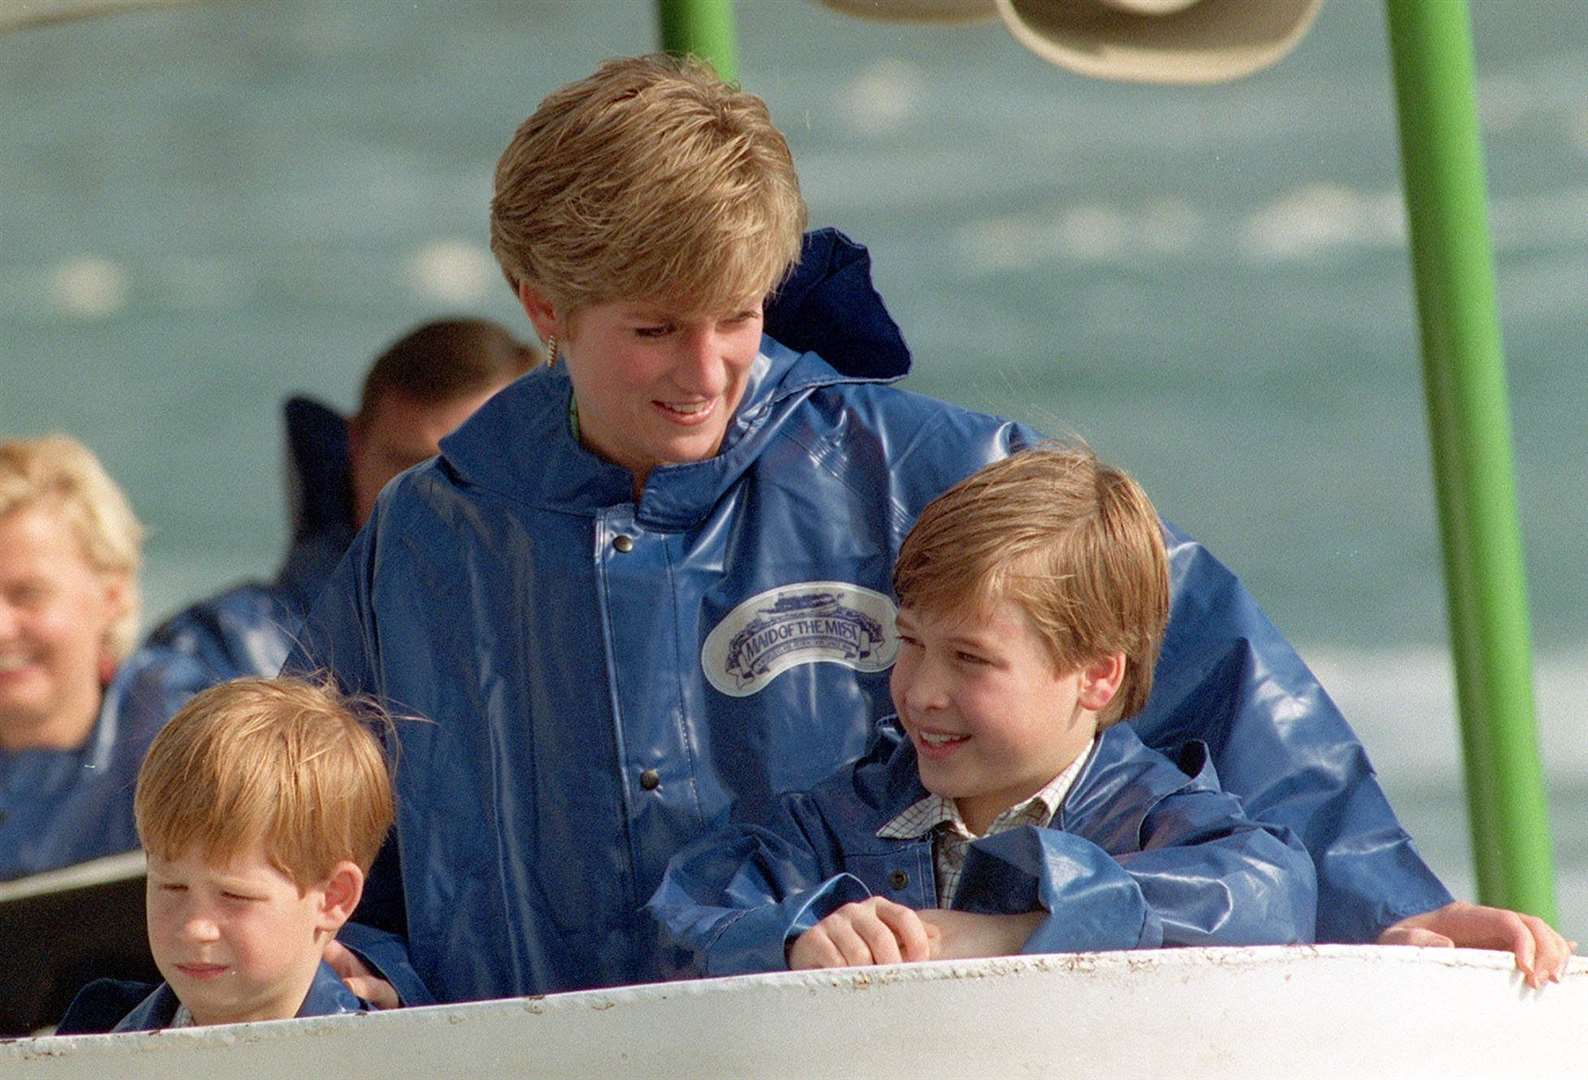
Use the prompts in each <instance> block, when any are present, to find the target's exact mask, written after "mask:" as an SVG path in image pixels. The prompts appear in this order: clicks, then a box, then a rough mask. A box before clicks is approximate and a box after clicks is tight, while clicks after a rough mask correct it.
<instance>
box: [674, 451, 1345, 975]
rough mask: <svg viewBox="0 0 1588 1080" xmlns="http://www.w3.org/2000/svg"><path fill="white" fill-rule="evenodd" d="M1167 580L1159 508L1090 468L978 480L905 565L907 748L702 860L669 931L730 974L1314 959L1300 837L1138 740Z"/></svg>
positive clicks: (1036, 455)
mask: <svg viewBox="0 0 1588 1080" xmlns="http://www.w3.org/2000/svg"><path fill="white" fill-rule="evenodd" d="M1166 567H1167V560H1166V557H1165V553H1164V546H1163V537H1162V533H1161V528H1160V525H1159V523H1158V517H1157V514H1156V513H1155V512H1154V511H1153V508H1152V506H1151V504H1150V503H1149V502H1148V501H1147V498H1146V496H1145V495H1144V494H1143V493H1142V491H1141V489H1140V488H1139V487H1137V485H1136V484H1135V482H1134V481H1132V480H1131V479H1130V478H1129V477H1127V476H1125V475H1124V474H1123V473H1121V472H1119V471H1117V470H1115V469H1112V468H1109V467H1108V466H1105V465H1102V464H1100V463H1099V462H1098V461H1097V459H1096V458H1095V457H1093V456H1092V454H1091V453H1090V452H1087V451H1084V450H1060V449H1039V450H1030V451H1026V452H1023V453H1019V454H1016V455H1013V456H1011V457H1009V458H1005V459H1004V460H1002V461H999V462H996V463H994V464H992V465H989V466H987V467H985V468H984V469H982V470H981V471H980V472H978V473H975V474H974V475H972V476H971V477H969V478H968V479H966V480H964V481H962V482H960V483H959V484H958V485H956V486H955V487H953V488H952V489H950V490H949V491H948V492H947V493H945V494H944V495H943V496H941V497H940V498H938V499H936V500H935V501H933V502H932V503H931V504H930V505H928V506H927V508H926V509H925V511H923V513H922V514H921V517H920V519H919V520H918V521H917V523H916V525H915V527H914V528H913V529H912V530H911V532H910V534H909V536H908V537H907V538H906V539H905V541H904V546H903V547H902V549H901V550H900V553H899V560H898V563H897V564H896V567H895V570H894V588H895V591H896V592H897V593H898V597H899V604H900V607H899V615H898V631H899V639H900V650H899V658H898V661H897V663H896V664H895V666H894V669H893V676H892V682H891V691H892V696H893V702H894V706H895V708H896V709H897V711H898V721H899V725H900V727H901V728H902V730H903V733H904V735H905V736H906V738H905V739H904V740H902V741H901V740H899V739H898V738H897V737H896V736H895V737H884V738H882V739H881V740H880V741H879V743H878V745H877V746H876V747H874V748H873V750H872V751H871V753H869V754H868V755H867V756H866V757H865V758H863V759H862V760H861V761H860V762H858V763H857V764H855V765H853V766H851V767H849V768H847V769H844V770H843V771H841V772H840V773H839V774H837V775H836V776H834V777H833V778H831V779H830V780H828V781H826V782H825V783H823V784H822V785H820V786H818V787H817V788H815V789H814V790H812V791H810V792H808V793H803V794H793V795H789V796H785V797H784V798H783V800H782V801H781V803H780V804H779V807H778V812H777V814H776V816H775V817H774V818H773V820H772V821H771V822H770V823H769V824H767V825H765V826H758V825H746V824H736V825H732V826H729V827H728V828H726V829H725V830H723V831H721V832H718V833H717V834H716V835H713V836H708V837H707V838H705V839H703V840H701V841H698V842H697V843H695V844H693V845H691V846H690V847H689V848H687V849H685V850H684V851H683V852H681V853H680V854H679V855H678V856H677V857H676V858H674V860H673V861H672V863H671V864H670V865H669V867H668V870H667V873H666V875H665V876H664V878H663V881H662V885H661V887H660V888H659V889H658V891H657V893H656V895H655V896H654V897H653V898H652V900H651V903H650V907H651V910H652V911H653V912H654V913H655V914H656V915H657V916H658V918H659V919H660V921H661V922H662V923H663V925H664V927H665V928H666V929H667V931H668V932H669V934H670V935H671V936H672V937H673V939H674V940H675V941H676V942H677V943H678V944H680V945H682V946H684V947H685V948H687V949H689V950H691V951H692V952H694V953H695V955H696V958H697V960H698V961H699V962H700V964H701V966H702V967H703V968H704V969H705V970H706V972H708V973H710V974H714V975H716V974H728V973H734V972H744V971H757V970H770V969H774V968H782V967H785V966H787V967H791V968H812V967H834V966H840V965H847V964H872V963H890V962H897V961H899V960H924V959H927V958H929V957H935V956H956V957H957V956H975V955H999V954H1003V953H1012V952H1017V951H1021V950H1022V948H1023V949H1024V951H1027V952H1056V951H1072V950H1087V949H1111V948H1132V947H1138V946H1141V947H1152V946H1157V945H1164V944H1169V945H1175V944H1180V945H1188V944H1197V945H1234V944H1247V945H1250V944H1267V943H1288V942H1298V941H1299V942H1306V941H1311V940H1312V936H1313V922H1314V908H1315V903H1316V897H1317V890H1316V882H1315V880H1314V874H1313V868H1312V863H1311V860H1310V859H1309V858H1308V856H1307V854H1306V851H1305V849H1304V848H1303V847H1302V846H1301V844H1300V842H1299V841H1297V840H1296V839H1295V837H1294V836H1293V835H1291V833H1290V832H1289V831H1288V830H1286V829H1283V828H1267V827H1263V826H1260V825H1257V824H1255V823H1253V822H1251V821H1250V820H1248V819H1247V818H1246V816H1245V814H1244V813H1243V812H1242V810H1241V805H1240V802H1239V801H1238V800H1237V799H1236V798H1235V797H1234V796H1232V795H1228V794H1225V793H1223V792H1221V791H1220V790H1219V788H1218V782H1217V778H1216V777H1215V776H1214V773H1213V768H1212V766H1211V764H1210V763H1209V762H1208V760H1207V754H1206V748H1205V747H1202V746H1201V745H1200V744H1193V745H1192V746H1191V747H1189V748H1188V750H1187V752H1186V753H1184V754H1182V755H1181V760H1180V763H1179V765H1176V764H1175V763H1173V762H1171V761H1169V760H1168V759H1167V758H1164V757H1162V756H1161V755H1159V754H1158V753H1156V752H1155V751H1153V750H1150V749H1148V748H1147V747H1145V746H1143V745H1142V743H1141V742H1140V741H1139V740H1138V739H1137V738H1136V736H1135V735H1134V734H1133V733H1132V731H1131V730H1130V728H1129V727H1128V726H1126V725H1121V724H1118V721H1119V720H1121V719H1123V718H1124V717H1126V716H1128V715H1130V714H1132V713H1134V712H1136V711H1137V710H1139V709H1140V708H1141V706H1142V704H1143V703H1144V702H1145V701H1146V700H1147V693H1148V690H1149V689H1150V688H1151V682H1152V672H1153V665H1154V662H1155V660H1156V658H1157V654H1158V647H1159V643H1160V641H1161V639H1162V637H1163V629H1164V624H1165V622H1166V620H1167V618H1168V611H1169V579H1168V572H1167V568H1166ZM1182 769H1183V770H1185V771H1182ZM947 908H951V909H952V910H949V911H942V910H935V909H947ZM964 913H974V914H969V915H967V914H964Z"/></svg>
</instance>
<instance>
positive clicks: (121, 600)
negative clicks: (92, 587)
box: [99, 571, 133, 686]
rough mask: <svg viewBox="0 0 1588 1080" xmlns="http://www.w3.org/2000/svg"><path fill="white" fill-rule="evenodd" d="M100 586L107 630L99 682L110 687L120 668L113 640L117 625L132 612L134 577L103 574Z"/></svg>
mask: <svg viewBox="0 0 1588 1080" xmlns="http://www.w3.org/2000/svg"><path fill="white" fill-rule="evenodd" d="M100 585H101V587H102V588H103V593H102V596H101V599H102V603H103V604H104V608H103V611H104V616H105V629H104V633H103V634H102V636H101V640H100V645H99V681H100V682H101V683H104V684H105V685H107V686H108V685H109V684H110V680H111V678H112V677H113V676H114V675H115V673H116V668H117V667H119V666H120V662H119V660H118V658H117V656H116V650H115V649H114V647H113V646H112V644H111V639H112V638H113V637H114V635H115V627H116V624H117V623H118V622H120V621H121V620H122V619H123V618H124V617H125V616H126V614H127V612H128V611H130V610H132V598H133V583H132V575H131V574H128V573H123V572H120V571H113V572H110V573H105V574H101V575H100Z"/></svg>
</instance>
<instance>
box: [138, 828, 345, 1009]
mask: <svg viewBox="0 0 1588 1080" xmlns="http://www.w3.org/2000/svg"><path fill="white" fill-rule="evenodd" d="M148 899H149V946H150V948H151V949H152V950H153V952H154V962H155V965H156V966H157V967H159V969H160V974H161V975H163V976H164V977H165V980H166V982H168V983H170V984H171V989H172V990H174V991H176V996H177V997H178V998H180V999H181V1001H182V1003H183V1004H184V1005H186V1006H187V1007H188V1009H189V1010H190V1011H191V1012H192V1013H193V1019H194V1021H195V1022H196V1023H199V1024H231V1023H240V1022H242V1021H246V1020H282V1019H286V1018H288V1017H292V1016H296V1015H297V1012H298V1009H299V1008H300V1007H301V1006H302V1004H303V998H304V996H305V995H306V994H307V993H308V989H309V984H310V982H311V981H312V980H313V978H314V972H315V968H316V967H317V966H318V965H319V962H320V955H321V953H322V952H323V951H324V949H325V943H326V940H327V939H328V938H329V937H330V936H332V935H334V934H335V932H336V930H337V928H339V927H340V926H341V923H342V919H345V918H346V915H345V914H343V915H341V916H340V917H338V916H337V913H336V908H335V905H334V903H333V902H332V901H331V900H328V898H327V891H326V887H325V886H324V885H322V886H319V887H314V888H310V889H308V890H307V891H305V892H303V893H301V894H300V893H299V891H298V887H297V885H295V884H293V882H292V879H291V878H289V877H287V876H286V875H285V874H283V873H282V872H281V871H279V870H277V869H276V868H275V867H274V866H271V865H270V863H269V862H267V861H266V860H265V857H264V852H263V850H262V849H261V848H260V847H259V846H258V845H255V847H254V849H253V850H251V851H250V852H249V853H248V854H247V856H246V857H243V858H239V859H236V860H234V861H233V862H231V863H230V864H228V865H225V866H220V865H214V864H211V863H209V862H208V861H206V860H205V859H204V858H203V857H201V856H200V855H198V854H196V853H194V852H188V853H186V854H184V855H183V856H182V857H181V858H179V859H162V858H160V857H159V856H157V855H155V854H153V853H151V854H150V855H149V884H148Z"/></svg>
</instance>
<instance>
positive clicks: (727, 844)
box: [647, 724, 1317, 975]
mask: <svg viewBox="0 0 1588 1080" xmlns="http://www.w3.org/2000/svg"><path fill="white" fill-rule="evenodd" d="M1185 757H1186V759H1187V760H1185V761H1183V762H1182V764H1183V765H1185V766H1186V768H1187V769H1191V768H1195V770H1196V774H1195V775H1194V776H1193V775H1188V773H1187V772H1184V771H1182V770H1181V768H1180V767H1179V766H1177V765H1176V764H1175V763H1173V762H1171V761H1169V760H1168V759H1167V758H1165V757H1163V756H1162V755H1161V754H1158V753H1157V752H1155V751H1153V750H1150V749H1148V748H1147V747H1145V746H1143V745H1142V744H1141V741H1140V740H1139V739H1137V738H1136V735H1135V733H1134V732H1133V731H1132V730H1131V729H1130V726H1129V725H1128V724H1118V725H1115V726H1113V727H1110V728H1108V729H1106V730H1105V731H1103V733H1102V734H1101V735H1100V736H1099V737H1098V739H1097V741H1096V743H1095V745H1094V746H1093V748H1092V750H1091V752H1090V753H1089V755H1088V757H1087V760H1086V763H1085V765H1084V766H1083V767H1082V770H1081V773H1080V775H1079V776H1077V777H1076V779H1075V783H1074V786H1072V787H1071V788H1070V790H1069V792H1068V793H1067V794H1066V796H1065V798H1064V801H1063V803H1062V804H1061V805H1060V807H1059V811H1058V813H1057V814H1056V815H1055V817H1054V819H1053V821H1052V823H1051V825H1050V827H1046V828H1037V827H1034V826H1030V825H1026V826H1021V827H1019V828H1016V829H1011V830H1008V831H1006V832H1001V833H998V834H997V835H994V836H987V837H983V838H982V839H980V840H976V841H974V842H972V843H971V845H970V847H969V848H968V850H967V854H966V859H965V865H964V871H963V874H962V877H961V879H960V886H959V889H958V891H957V892H956V893H955V896H954V903H953V905H952V906H953V907H954V908H955V909H957V910H961V911H973V912H979V913H982V914H1013V915H1018V914H1022V913H1024V912H1028V911H1042V912H1046V913H1047V914H1046V917H1045V918H1044V919H1043V920H1042V922H1041V923H1040V924H1038V926H1037V928H1036V929H1035V930H1034V931H1033V932H1032V934H1031V936H1030V937H1029V938H1028V939H1027V941H1026V945H1025V948H1024V950H1023V951H1024V952H1028V953H1036V952H1086V951H1095V950H1101V949H1135V948H1157V947H1158V946H1161V945H1288V944H1293V943H1296V942H1310V941H1311V940H1312V933H1313V918H1314V907H1315V905H1316V901H1317V885H1316V882H1315V880H1314V877H1313V869H1312V860H1311V859H1309V858H1308V857H1307V852H1306V850H1305V849H1304V848H1303V847H1302V846H1301V842H1300V841H1299V840H1297V839H1296V838H1295V835H1294V834H1293V833H1291V832H1290V831H1289V830H1288V829H1279V828H1273V829H1269V828H1264V827H1262V826H1259V825H1257V824H1255V823H1253V822H1252V821H1250V820H1249V819H1248V818H1247V817H1246V815H1245V813H1244V812H1243V811H1242V809H1241V804H1240V800H1239V799H1236V798H1234V797H1233V796H1231V795H1228V794H1226V793H1224V792H1222V791H1220V790H1219V785H1218V777H1217V775H1216V773H1215V771H1214V769H1213V767H1212V765H1211V763H1209V762H1208V761H1207V760H1206V758H1205V752H1204V750H1203V747H1202V745H1201V744H1200V743H1192V744H1190V746H1189V747H1188V753H1187V754H1186V755H1185ZM925 797H926V789H925V788H924V787H922V786H921V780H920V775H919V770H918V768H917V766H916V757H915V748H914V747H913V746H912V745H911V744H910V743H909V742H908V741H907V740H902V739H900V738H899V737H898V735H897V734H896V733H894V732H892V731H884V732H883V733H882V737H880V738H879V739H878V741H877V744H876V745H875V746H874V747H873V748H872V749H871V751H870V752H869V753H867V755H866V756H865V757H864V758H862V759H861V760H860V761H859V762H857V763H856V764H855V765H854V766H853V767H851V768H847V769H843V770H840V771H839V772H838V774H837V775H835V776H833V777H832V778H831V779H829V780H827V781H825V782H824V783H822V784H820V785H818V786H817V787H816V788H815V789H813V790H811V791H809V792H798V793H794V794H789V795H784V796H782V797H781V798H780V799H779V800H778V804H777V809H776V811H775V813H774V814H773V816H772V817H771V818H770V819H767V820H765V821H764V822H746V821H738V822H734V823H731V824H729V825H726V826H724V827H723V828H721V829H719V830H715V831H713V832H710V833H708V834H707V835H705V836H704V837H702V838H700V839H699V840H696V841H695V842H694V843H692V844H690V845H689V846H688V847H686V848H685V849H684V850H683V851H681V852H679V853H678V854H677V855H675V856H673V859H672V861H671V862H670V863H669V864H668V867H667V872H666V874H665V875H664V876H663V877H662V884H661V886H660V887H659V888H658V889H657V891H656V894H655V895H654V896H653V897H651V900H650V903H649V904H648V905H647V908H648V909H649V910H650V911H651V913H652V914H653V915H655V917H656V918H657V921H658V922H660V923H661V925H662V927H663V929H664V930H665V931H666V932H667V935H668V937H669V938H670V939H671V940H672V941H674V942H676V943H678V944H679V945H681V946H682V947H683V948H684V949H686V950H687V951H688V952H689V953H690V954H691V955H692V956H693V957H694V958H695V961H696V964H697V966H698V969H699V971H700V973H701V974H704V975H738V974H744V973H747V972H754V971H778V970H782V969H783V968H784V967H786V966H787V965H786V963H785V953H786V949H787V947H788V946H789V945H790V944H792V943H793V941H794V939H795V938H796V937H798V936H799V935H800V934H802V933H804V932H805V931H806V930H809V929H810V928H811V927H812V926H814V925H815V924H816V923H817V922H819V921H820V920H821V919H823V918H825V917H826V916H827V915H829V914H831V913H832V912H833V911H836V910H837V909H838V908H839V907H841V906H843V905H844V904H847V903H851V902H853V901H856V900H863V899H865V898H866V897H869V896H882V897H886V898H887V899H889V900H893V901H895V902H897V903H900V904H903V905H905V906H906V907H911V908H915V909H917V910H920V909H923V908H933V907H941V906H944V905H942V904H941V903H940V898H939V896H938V894H937V887H936V881H935V876H936V875H935V873H934V862H933V852H932V839H931V836H930V835H927V836H925V837H921V838H918V839H915V840H894V839H887V838H883V837H879V836H878V835H877V832H878V830H879V829H881V828H882V827H883V826H884V825H886V824H887V823H888V822H890V821H892V820H893V819H894V818H895V817H897V816H898V815H899V814H901V813H903V812H904V811H905V810H906V809H908V808H909V807H911V806H913V805H914V804H915V803H916V802H918V801H919V800H921V799H924V798H925Z"/></svg>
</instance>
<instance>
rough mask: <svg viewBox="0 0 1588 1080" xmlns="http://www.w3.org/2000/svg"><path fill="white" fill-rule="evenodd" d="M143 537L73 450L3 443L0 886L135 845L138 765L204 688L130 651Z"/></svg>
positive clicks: (180, 668) (198, 678) (176, 664)
mask: <svg viewBox="0 0 1588 1080" xmlns="http://www.w3.org/2000/svg"><path fill="white" fill-rule="evenodd" d="M141 535H142V529H141V528H140V527H139V525H138V520H137V518H136V517H134V516H133V513H132V508H131V507H130V506H129V505H128V504H127V499H126V496H124V495H123V494H122V493H121V489H119V488H118V487H117V486H116V484H115V481H113V480H111V478H110V477H109V476H108V475H106V473H105V470H104V469H103V468H102V467H101V466H100V464H99V462H98V461H97V460H96V459H95V458H94V455H93V454H92V453H90V452H89V451H88V450H87V449H86V448H85V447H84V446H82V445H81V444H80V443H78V442H76V441H74V440H72V439H68V438H66V437H64V436H59V435H56V436H48V437H45V438H41V439H18V440H14V441H10V442H5V443H0V879H7V878H15V877H22V876H24V875H27V874H36V873H39V872H40V871H43V870H50V869H54V868H56V867H60V866H66V865H68V864H71V863H77V862H82V861H84V860H86V859H92V858H96V857H98V856H101V855H110V854H114V853H116V852H121V851H130V850H132V849H134V848H136V847H137V846H138V839H137V836H136V834H135V833H134V831H133V826H132V787H133V781H134V779H135V778H136V776H137V771H138V764H139V762H141V761H142V760H143V752H144V750H145V749H146V748H147V747H148V745H149V740H150V739H152V738H153V737H154V733H155V732H156V731H157V730H159V727H160V725H161V724H162V723H164V722H165V720H166V718H167V717H169V716H170V715H171V713H173V712H174V711H176V708H177V706H178V705H179V704H180V703H181V701H182V700H183V699H184V698H186V697H187V695H188V694H191V693H192V692H193V691H194V690H196V689H197V688H198V687H199V686H201V685H202V674H201V672H200V671H199V670H198V669H197V667H196V666H195V665H193V664H192V663H191V661H188V660H185V659H183V658H181V657H178V656H175V655H172V654H168V653H165V652H161V651H154V650H149V651H143V652H138V653H134V652H133V644H134V642H135V641H136V639H137V632H138V553H139V543H140V538H141Z"/></svg>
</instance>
